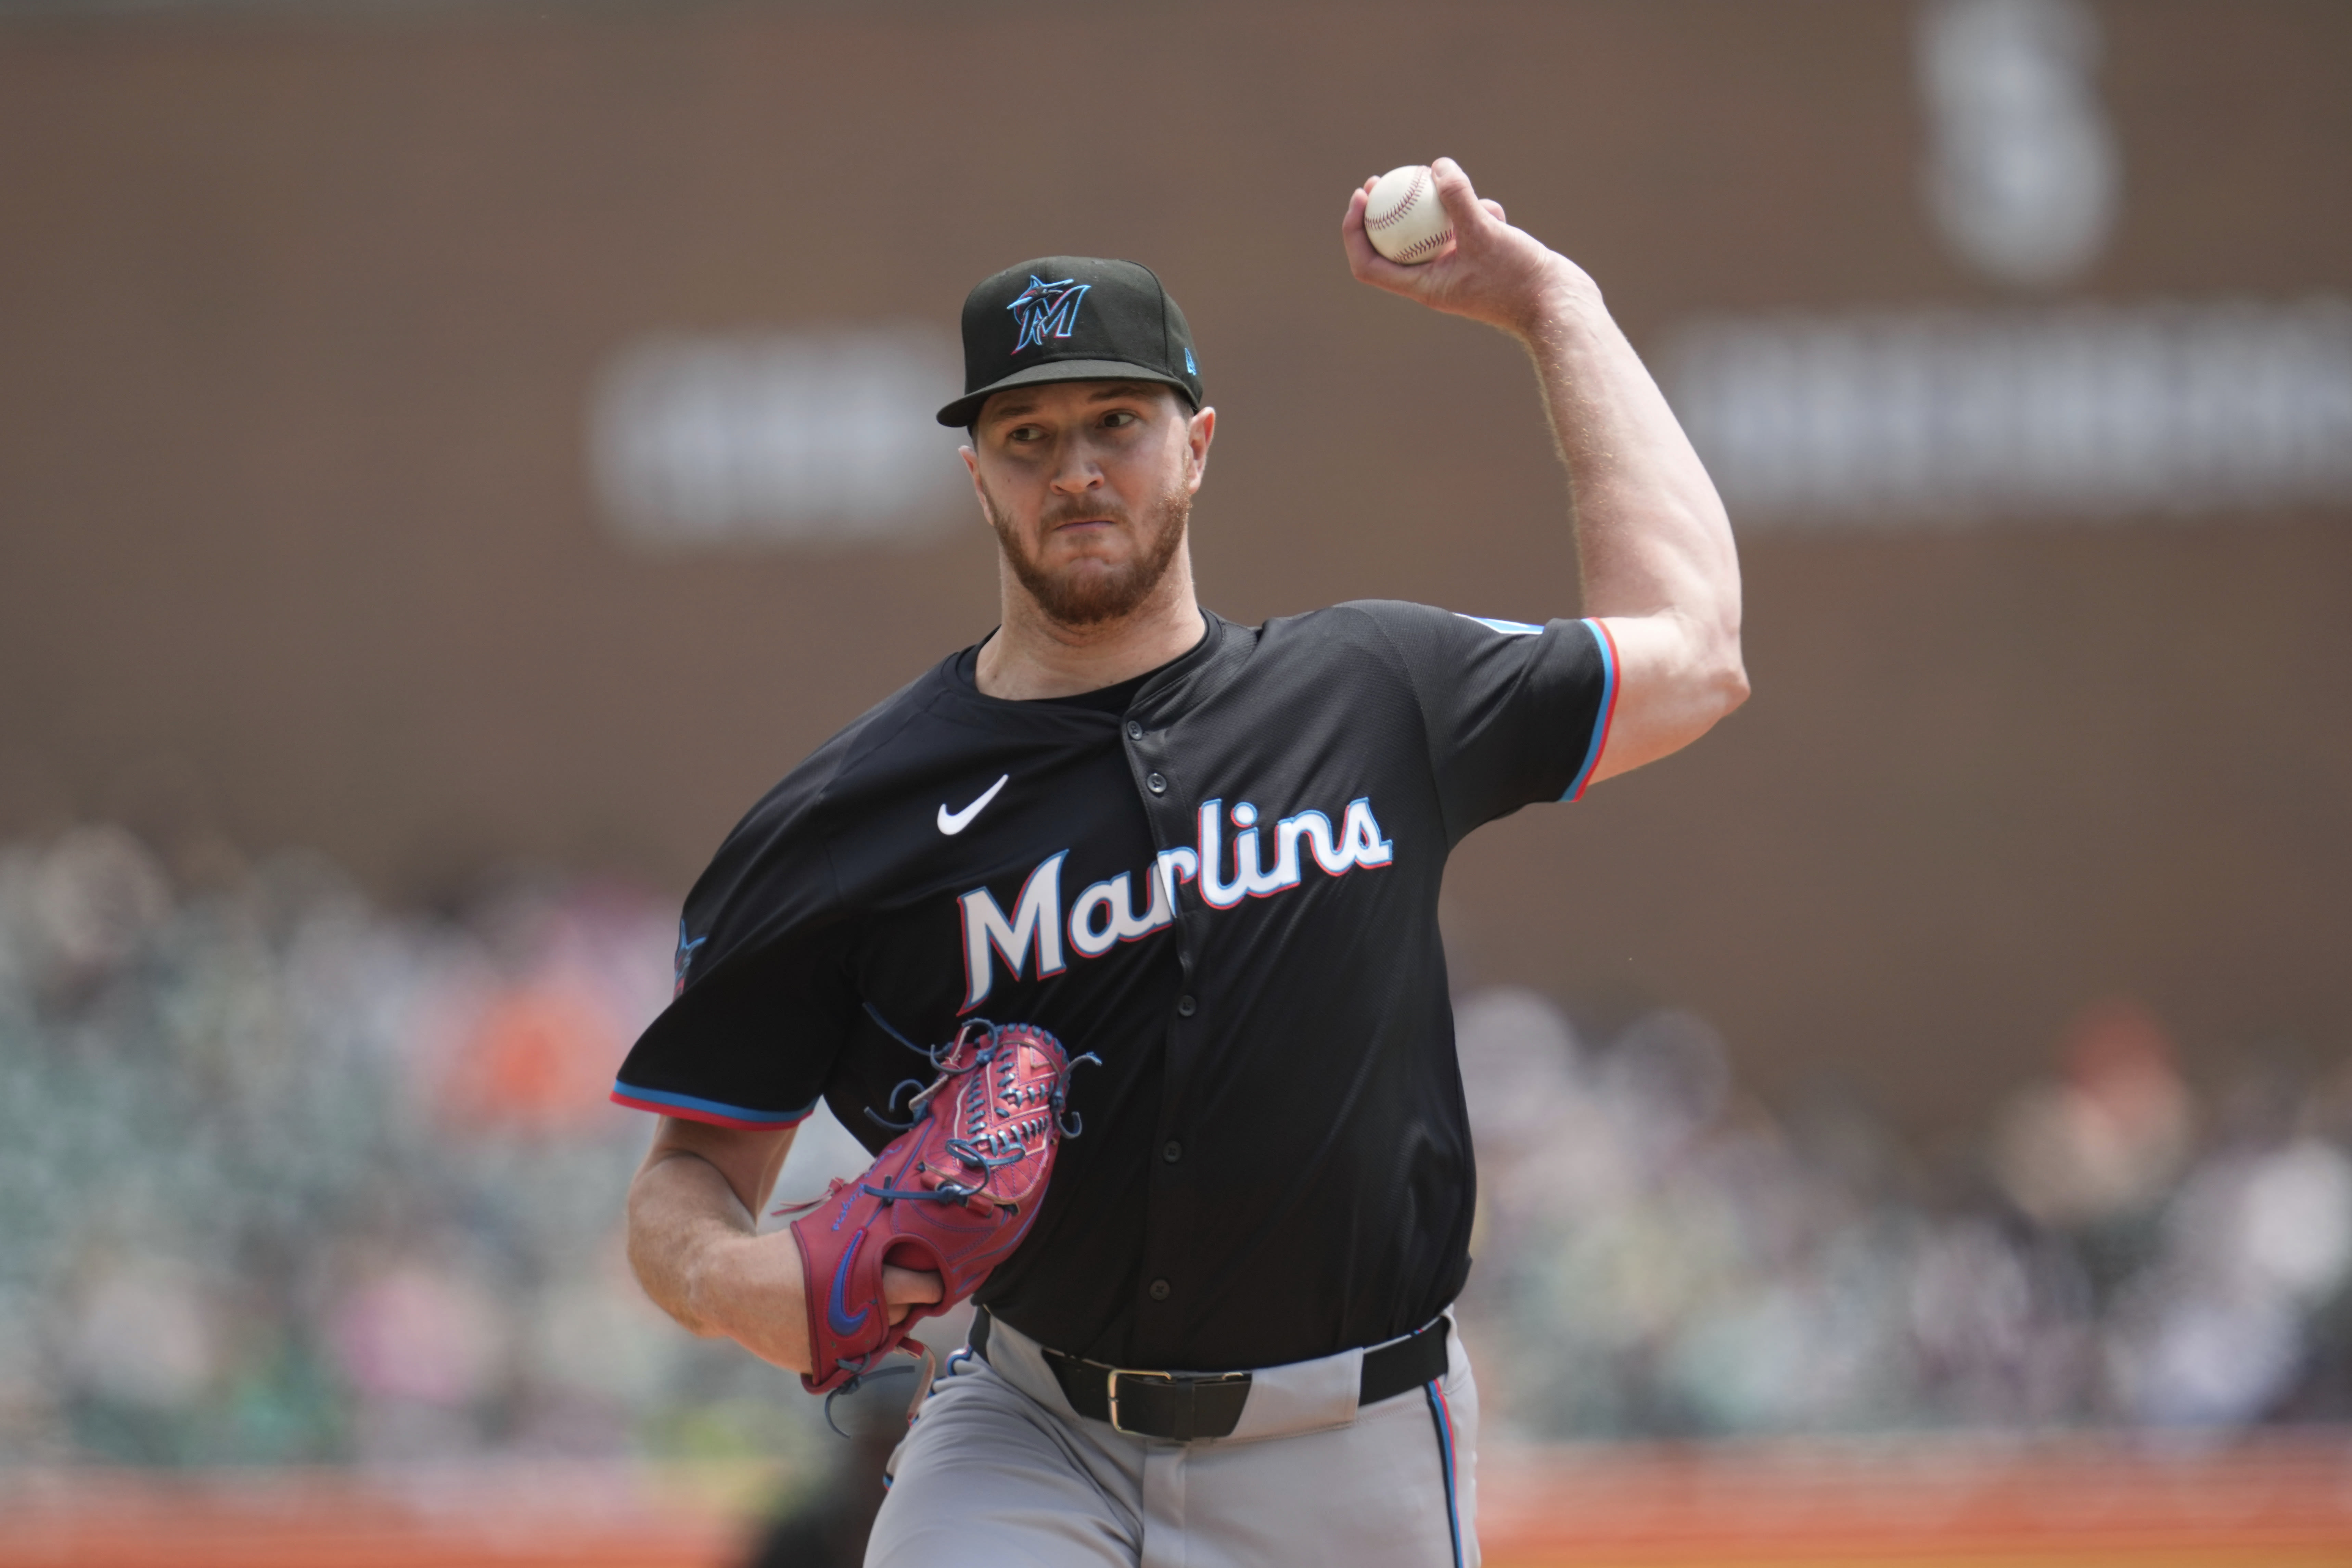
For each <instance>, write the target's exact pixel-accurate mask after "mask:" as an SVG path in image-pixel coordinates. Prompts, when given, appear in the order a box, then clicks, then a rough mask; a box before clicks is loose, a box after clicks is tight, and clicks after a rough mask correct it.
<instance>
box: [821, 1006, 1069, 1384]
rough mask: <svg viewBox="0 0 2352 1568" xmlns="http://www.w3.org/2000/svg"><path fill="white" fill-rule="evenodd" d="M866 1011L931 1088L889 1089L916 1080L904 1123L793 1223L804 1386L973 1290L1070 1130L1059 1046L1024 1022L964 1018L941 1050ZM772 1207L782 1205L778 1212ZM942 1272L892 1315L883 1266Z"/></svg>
mask: <svg viewBox="0 0 2352 1568" xmlns="http://www.w3.org/2000/svg"><path fill="white" fill-rule="evenodd" d="M866 1011H867V1012H869V1013H872V1014H873V1017H874V1020H875V1021H876V1022H877V1023H881V1024H882V1027H883V1028H884V1029H886V1030H889V1031H890V1033H891V1034H892V1035H894V1036H897V1037H898V1040H899V1041H900V1043H901V1044H904V1045H906V1046H907V1047H908V1050H910V1051H917V1052H919V1053H920V1054H921V1055H922V1056H924V1057H925V1058H927V1059H928V1060H929V1061H930V1063H931V1065H932V1066H933V1067H934V1068H935V1069H937V1070H938V1076H936V1077H935V1078H933V1079H932V1080H931V1082H930V1084H929V1087H928V1088H926V1087H924V1086H923V1084H922V1083H921V1082H920V1081H919V1080H915V1079H909V1080H908V1081H907V1082H904V1083H901V1084H899V1085H898V1088H897V1089H896V1090H894V1091H892V1092H891V1095H890V1102H891V1105H892V1106H893V1108H896V1106H897V1104H898V1096H899V1095H900V1094H902V1093H904V1092H907V1091H908V1090H909V1089H919V1090H920V1091H921V1092H919V1093H918V1094H917V1095H916V1096H915V1097H914V1099H912V1100H911V1101H909V1102H908V1111H909V1112H911V1113H912V1114H913V1118H914V1119H913V1120H912V1121H911V1122H909V1123H906V1124H899V1123H894V1122H887V1121H883V1118H882V1117H881V1116H879V1115H878V1114H877V1113H874V1112H872V1111H870V1110H869V1111H868V1112H867V1114H868V1115H871V1116H874V1119H875V1120H876V1121H877V1122H883V1124H884V1125H885V1126H902V1127H903V1130H902V1131H901V1132H900V1133H899V1134H898V1136H897V1137H896V1138H893V1139H892V1140H891V1141H890V1145H889V1147H887V1148H886V1149H884V1150H883V1151H882V1153H881V1155H880V1157H878V1158H877V1159H876V1160H875V1162H874V1164H873V1166H871V1167H870V1168H869V1169H868V1170H867V1171H866V1174H865V1175H864V1176H860V1177H859V1178H858V1179H857V1180H856V1181H854V1182H849V1181H841V1180H835V1182H834V1184H833V1186H832V1188H831V1190H829V1191H828V1192H827V1193H826V1194H825V1196H824V1197H822V1198H820V1199H818V1200H817V1201H816V1202H815V1203H814V1204H813V1205H805V1206H801V1207H807V1208H808V1209H810V1212H809V1213H807V1214H804V1215H803V1217H802V1218H799V1219H796V1220H794V1221H793V1240H795V1241H796V1242H798V1243H799V1244H800V1252H801V1277H802V1279H803V1281H804V1282H805V1293H806V1295H807V1298H808V1324H809V1350H810V1353H811V1363H810V1364H811V1365H812V1366H813V1367H814V1368H815V1370H814V1371H811V1372H807V1373H803V1375H802V1376H801V1383H802V1385H803V1386H804V1387H806V1388H807V1389H808V1391H809V1392H810V1393H812V1394H825V1393H830V1392H832V1391H834V1390H835V1389H838V1388H841V1387H843V1386H844V1385H846V1384H848V1383H849V1382H851V1381H852V1380H853V1379H855V1378H856V1377H858V1376H859V1375H862V1374H864V1373H866V1372H867V1371H870V1370H872V1369H873V1368H874V1367H875V1366H876V1365H877V1364H878V1363H879V1362H880V1361H881V1359H882V1357H884V1356H885V1355H887V1354H889V1353H890V1352H891V1351H892V1350H894V1349H896V1348H898V1345H899V1344H900V1343H901V1342H903V1341H904V1340H905V1339H906V1337H907V1334H908V1331H909V1330H911V1329H913V1327H914V1326H915V1324H916V1323H917V1322H919V1321H920V1320H922V1319H924V1318H929V1317H936V1316H938V1315H939V1314H940V1313H941V1312H945V1311H947V1310H948V1309H949V1308H950V1307H951V1306H954V1305H955V1304H956V1303H957V1302H958V1301H962V1300H964V1299H965V1298H966V1297H968V1296H970V1295H971V1293H972V1292H973V1291H977V1290H979V1289H980V1287H981V1284H982V1281H985V1280H986V1279H987V1278H988V1276H989V1273H990V1271H991V1270H993V1269H994V1268H995V1267H996V1266H997V1264H999V1263H1001V1262H1003V1260H1005V1259H1007V1258H1009V1257H1011V1256H1012V1255H1013V1249H1015V1248H1017V1247H1019V1246H1020V1245H1021V1241H1022V1239H1023V1238H1024V1237H1025V1236H1027V1235H1028V1234H1029V1227H1030V1226H1031V1225H1032V1224H1034V1223H1035V1221H1036V1218H1037V1206H1038V1204H1039V1202H1040V1201H1041V1200H1043V1199H1044V1197H1045V1183H1046V1180H1047V1178H1049V1177H1050V1176H1052V1175H1053V1173H1054V1150H1055V1145H1057V1144H1059V1143H1060V1141H1061V1140H1062V1139H1064V1138H1075V1137H1076V1136H1077V1135H1078V1131H1079V1128H1078V1121H1077V1118H1076V1116H1075V1115H1072V1114H1071V1113H1069V1112H1068V1110H1067V1108H1066V1103H1067V1100H1068V1097H1069V1088H1070V1073H1071V1071H1072V1070H1073V1069H1075V1068H1076V1066H1077V1062H1078V1061H1098V1060H1099V1059H1098V1058H1097V1057H1096V1056H1095V1055H1093V1053H1091V1052H1089V1053H1087V1055H1085V1056H1082V1057H1079V1058H1078V1059H1077V1061H1071V1060H1070V1057H1069V1054H1068V1052H1066V1051H1064V1050H1063V1049H1062V1042H1061V1041H1060V1040H1055V1038H1054V1037H1053V1036H1052V1035H1050V1034H1048V1033H1046V1032H1045V1030H1042V1029H1038V1028H1036V1027H1035V1026H1034V1025H1032V1024H1025V1023H1009V1024H992V1023H990V1022H989V1021H988V1020H987V1019H971V1021H969V1022H967V1023H966V1024H965V1025H964V1026H963V1027H962V1028H961V1030H957V1031H956V1037H955V1039H954V1040H951V1041H950V1042H949V1043H948V1044H946V1045H943V1046H940V1047H937V1048H934V1049H931V1050H925V1049H924V1048H923V1047H921V1046H919V1045H915V1044H913V1043H912V1042H911V1041H908V1040H906V1039H905V1037H904V1036H900V1035H898V1030H891V1029H890V1026H889V1025H888V1024H887V1023H884V1022H883V1020H882V1015H881V1014H880V1013H878V1012H875V1011H874V1009H873V1008H872V1007H870V1006H869V1007H868V1008H867V1009H866ZM776 1212H778V1213H779V1214H783V1213H789V1212H790V1210H789V1209H778V1210H777V1211H776ZM885 1263H889V1264H895V1265H896V1266H897V1267H898V1268H901V1269H920V1270H929V1271H932V1272H935V1273H937V1274H938V1275H939V1276H940V1287H941V1288H940V1299H939V1300H938V1301H926V1302H918V1303H915V1304H914V1305H913V1306H912V1307H910V1308H909V1310H908V1313H907V1315H906V1317H904V1318H903V1319H901V1320H900V1321H899V1322H896V1323H893V1322H891V1321H890V1308H889V1304H888V1303H887V1302H886V1301H884V1300H883V1299H882V1266H883V1265H884V1264H885Z"/></svg>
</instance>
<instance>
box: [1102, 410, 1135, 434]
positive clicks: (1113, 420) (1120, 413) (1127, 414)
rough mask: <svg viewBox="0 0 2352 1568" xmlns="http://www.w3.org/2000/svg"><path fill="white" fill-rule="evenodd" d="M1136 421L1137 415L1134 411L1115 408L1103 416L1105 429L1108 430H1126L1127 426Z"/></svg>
mask: <svg viewBox="0 0 2352 1568" xmlns="http://www.w3.org/2000/svg"><path fill="white" fill-rule="evenodd" d="M1135 420H1136V415H1135V411H1134V410H1133V409H1126V408H1115V409H1113V410H1111V411H1110V412H1109V413H1107V414H1104V415H1103V419H1102V422H1103V428H1104V429H1106V430H1120V429H1124V428H1125V427H1126V426H1128V425H1130V424H1133V423H1135Z"/></svg>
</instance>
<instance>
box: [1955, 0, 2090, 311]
mask: <svg viewBox="0 0 2352 1568" xmlns="http://www.w3.org/2000/svg"><path fill="white" fill-rule="evenodd" d="M1918 49H1919V85H1920V89H1921V91H1922V94H1923V96H1924V98H1925V99H1926V107H1927V144H1928V148H1929V163H1928V167H1927V205H1928V210H1929V211H1930V212H1931V213H1933V214H1935V217H1936V221H1937V225H1938V226H1939V227H1941V228H1942V230H1943V232H1944V235H1945V237H1946V238H1947V239H1948V240H1949V241H1950V242H1951V244H1952V246H1953V248H1954V249H1956V250H1958V252H1959V254H1960V255H1961V256H1963V257H1964V258H1966V259H1967V260H1968V261H1969V263H1970V264H1971V265H1973V266H1975V267H1979V268H1980V269H1981V270H1983V271H1984V272H1987V273H1989V274H1990V275H1991V276H1992V277H1997V278H2000V280H2002V281H2003V282H2007V283H2016V284H2026V285H2048V284H2055V283H2062V282H2064V281H2065V280H2067V279H2069V278H2071V277H2075V276H2077V275H2078V274H2080V273H2081V272H2082V271H2083V269H2084V268H2085V267H2088V266H2089V265H2090V264H2091V262H2092V260H2093V259H2094V258H2095V256H2097V254H2098V251H2099V248H2100V246H2101V245H2102V244H2103V243H2105V239H2106V236H2107V231H2108V228H2109V227H2110V226H2111V225H2112V224H2113V223H2114V220H2115V213H2116V188H2117V185H2118V183H2119V179H2118V167H2117V166H2118V160H2117V157H2116V144H2115V139H2114V137H2113V136H2112V134H2110V132H2109V131H2108V129H2107V123H2106V118H2105V114H2104V113H2103V112H2102V110H2101V109H2100V105H2099V99H2098V92H2097V89H2096V88H2095V85H2094V83H2093V81H2092V71H2093V68H2094V67H2095V66H2096V64H2097V62H2098V55H2099V30H2098V20H2097V18H2096V17H2095V16H2092V14H2091V12H2090V11H2089V9H2088V8H2087V7H2085V6H2084V5H2082V4H2080V3H2079V0H1932V3H1931V4H1929V5H1927V6H1926V7H1924V8H1923V10H1922V11H1921V13H1920V26H1919V37H1918Z"/></svg>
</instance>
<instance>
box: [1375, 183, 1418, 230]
mask: <svg viewBox="0 0 2352 1568" xmlns="http://www.w3.org/2000/svg"><path fill="white" fill-rule="evenodd" d="M1428 183H1429V176H1428V175H1426V174H1415V175H1414V176H1413V177H1412V185H1411V186H1409V187H1407V189H1406V191H1405V193H1404V195H1403V197H1402V199H1401V200H1400V201H1399V202H1398V203H1397V204H1396V205H1395V206H1393V207H1391V208H1390V209H1389V210H1388V211H1387V212H1385V213H1383V214H1381V215H1380V216H1379V217H1377V218H1367V219H1366V220H1365V225H1364V226H1365V227H1367V228H1374V229H1384V228H1387V227H1388V226H1389V225H1391V224H1393V223H1395V222H1396V221H1397V220H1398V219H1400V218H1402V217H1403V216H1404V215H1405V214H1407V213H1409V212H1411V211H1412V210H1413V208H1415V207H1417V206H1419V205H1421V191H1422V187H1423V186H1424V185H1426V184H1428Z"/></svg>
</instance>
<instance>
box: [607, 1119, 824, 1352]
mask: <svg viewBox="0 0 2352 1568" xmlns="http://www.w3.org/2000/svg"><path fill="white" fill-rule="evenodd" d="M629 1262H630V1264H631V1266H632V1267H634V1268H635V1270H636V1274H637V1280H638V1281H639V1282H640V1283H641V1284H643V1285H644V1286H645V1290H646V1294H647V1295H648V1296H651V1297H652V1298H653V1300H654V1302H655V1304H656V1305H657V1306H659V1307H660V1308H661V1309H662V1310H663V1311H664V1312H667V1313H668V1314H669V1315H670V1316H671V1317H673V1318H675V1319H676V1320H677V1322H678V1323H679V1324H680V1325H681V1326H683V1327H684V1328H686V1329H687V1330H688V1331H689V1332H690V1333H696V1334H699V1335H702V1336H704V1337H706V1338H711V1337H718V1336H722V1335H723V1336H725V1337H727V1338H729V1339H732V1340H735V1341H736V1342H737V1343H740V1344H742V1345H743V1346H744V1347H745V1348H746V1349H748V1350H750V1351H751V1353H752V1354H755V1355H758V1356H760V1357H761V1359H763V1360H766V1361H771V1362H773V1363H775V1364H777V1365H779V1366H784V1367H789V1368H791V1369H792V1370H793V1371H795V1372H805V1371H807V1370H808V1360H809V1354H808V1319H807V1307H806V1297H805V1295H804V1293H803V1287H802V1281H801V1262H800V1249H799V1248H798V1247H797V1246H796V1245H795V1244H794V1243H793V1239H792V1237H791V1236H790V1235H788V1234H785V1233H783V1232H781V1231H779V1232H774V1233H772V1234H770V1235H766V1236H761V1235H760V1234H758V1221H757V1219H756V1218H755V1217H754V1216H753V1215H752V1213H751V1210H750V1209H749V1208H747V1207H745V1206H744V1204H743V1200H742V1199H741V1198H740V1197H737V1196H736V1194H735V1191H734V1188H733V1187H732V1186H730V1185H729V1183H728V1181H727V1178H726V1177H725V1176H721V1175H720V1174H719V1170H718V1168H717V1167H716V1166H712V1165H711V1164H709V1162H708V1161H706V1160H704V1159H702V1158H701V1157H699V1156H698V1155H691V1154H687V1153H683V1152H678V1153H674V1154H671V1155H668V1156H667V1157H666V1158H660V1159H656V1160H653V1161H649V1162H648V1163H647V1164H646V1166H645V1168H644V1169H642V1170H640V1171H639V1172H638V1173H637V1177H636V1180H635V1182H634V1183H632V1184H631V1186H630V1188H629Z"/></svg>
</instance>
